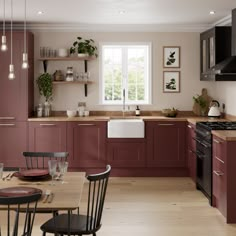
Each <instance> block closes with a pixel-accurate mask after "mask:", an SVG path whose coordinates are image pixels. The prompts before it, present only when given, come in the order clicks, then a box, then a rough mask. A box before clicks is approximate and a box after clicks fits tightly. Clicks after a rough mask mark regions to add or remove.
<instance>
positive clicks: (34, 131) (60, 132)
mask: <svg viewBox="0 0 236 236" xmlns="http://www.w3.org/2000/svg"><path fill="white" fill-rule="evenodd" d="M29 151H32V152H65V151H67V140H66V122H29Z"/></svg>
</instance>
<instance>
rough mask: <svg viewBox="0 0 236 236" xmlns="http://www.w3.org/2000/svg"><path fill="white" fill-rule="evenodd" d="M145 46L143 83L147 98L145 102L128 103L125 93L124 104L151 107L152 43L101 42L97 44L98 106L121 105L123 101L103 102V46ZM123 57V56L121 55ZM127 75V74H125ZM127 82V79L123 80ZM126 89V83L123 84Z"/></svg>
mask: <svg viewBox="0 0 236 236" xmlns="http://www.w3.org/2000/svg"><path fill="white" fill-rule="evenodd" d="M142 45H144V46H147V47H148V57H147V60H148V61H147V73H148V75H147V79H148V80H147V81H145V83H146V85H145V87H146V91H147V97H146V101H145V102H138V101H135V102H129V101H128V99H127V97H128V93H127V92H126V98H125V100H126V101H125V104H126V105H151V104H152V89H151V88H152V43H151V42H122V43H121V42H101V43H100V44H99V52H100V55H99V57H100V58H101V59H100V60H99V104H101V105H122V104H123V100H121V101H105V100H104V99H103V98H104V80H103V46H142ZM122 56H123V55H122ZM126 74H127V73H126ZM125 80H126V81H127V78H126V79H125ZM125 88H126V83H125Z"/></svg>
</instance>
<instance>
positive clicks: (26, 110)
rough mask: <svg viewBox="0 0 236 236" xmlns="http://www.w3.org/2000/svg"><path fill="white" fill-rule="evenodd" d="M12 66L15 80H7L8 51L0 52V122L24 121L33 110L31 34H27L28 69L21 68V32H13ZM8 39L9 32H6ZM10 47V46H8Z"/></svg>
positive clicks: (22, 36)
mask: <svg viewBox="0 0 236 236" xmlns="http://www.w3.org/2000/svg"><path fill="white" fill-rule="evenodd" d="M13 34H14V37H13V48H14V54H13V64H14V68H15V75H16V78H15V79H14V80H9V79H8V74H9V64H10V50H7V51H6V52H2V51H0V71H1V86H0V121H3V120H10V121H25V120H27V118H28V117H29V116H30V115H32V112H33V110H34V86H33V85H34V82H33V81H34V38H33V34H32V33H29V32H28V33H27V51H28V57H29V66H30V67H29V69H28V70H24V69H22V68H21V64H22V54H23V48H24V34H23V32H13ZM6 36H7V38H8V39H10V32H6ZM9 46H10V45H9Z"/></svg>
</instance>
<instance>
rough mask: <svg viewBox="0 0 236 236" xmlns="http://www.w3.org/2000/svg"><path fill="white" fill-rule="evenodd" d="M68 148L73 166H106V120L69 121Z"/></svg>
mask: <svg viewBox="0 0 236 236" xmlns="http://www.w3.org/2000/svg"><path fill="white" fill-rule="evenodd" d="M67 140H68V149H69V153H70V161H71V163H72V165H73V167H104V166H105V164H106V162H105V153H106V148H105V147H106V144H105V140H106V122H102V121H99V122H68V127H67Z"/></svg>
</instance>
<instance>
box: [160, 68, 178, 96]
mask: <svg viewBox="0 0 236 236" xmlns="http://www.w3.org/2000/svg"><path fill="white" fill-rule="evenodd" d="M163 92H164V93H180V71H163Z"/></svg>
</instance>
